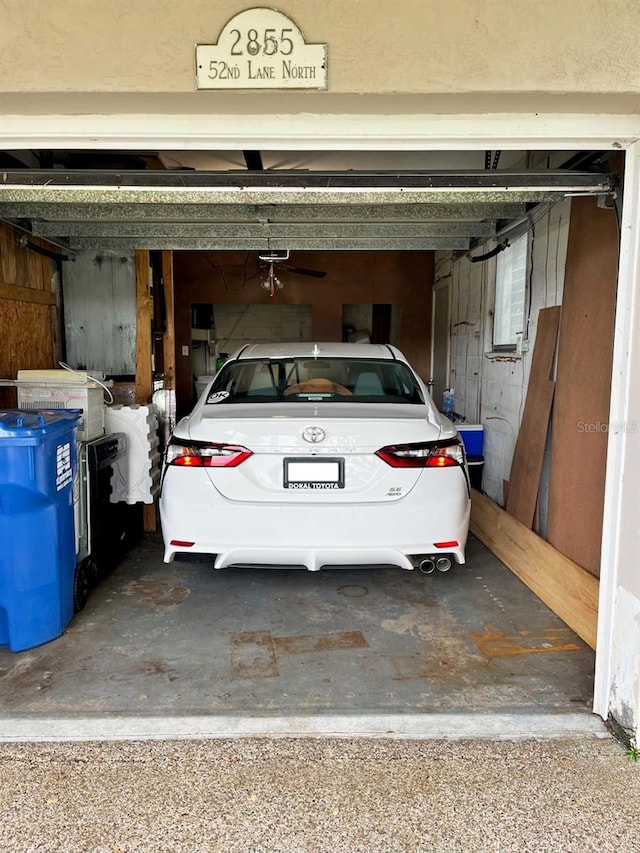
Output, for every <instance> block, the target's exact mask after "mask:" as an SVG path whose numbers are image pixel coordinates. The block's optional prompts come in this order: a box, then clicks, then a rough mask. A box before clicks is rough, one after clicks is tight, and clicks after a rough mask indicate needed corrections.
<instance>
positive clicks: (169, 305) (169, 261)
mask: <svg viewBox="0 0 640 853" xmlns="http://www.w3.org/2000/svg"><path fill="white" fill-rule="evenodd" d="M162 283H163V286H164V303H165V309H166V323H167V328H166V331H165V333H164V337H163V339H162V346H163V350H164V376H165V383H164V387H165V389H167V390H169V391H174V390H175V387H176V321H175V311H174V287H173V252H163V253H162Z"/></svg>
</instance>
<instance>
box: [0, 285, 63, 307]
mask: <svg viewBox="0 0 640 853" xmlns="http://www.w3.org/2000/svg"><path fill="white" fill-rule="evenodd" d="M0 299H13V300H14V301H16V302H35V303H37V304H38V305H55V304H56V295H55V293H51V291H46V290H36V289H35V288H33V287H20V286H19V285H17V284H3V283H2V282H0Z"/></svg>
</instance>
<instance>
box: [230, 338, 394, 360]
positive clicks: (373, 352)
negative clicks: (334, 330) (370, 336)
mask: <svg viewBox="0 0 640 853" xmlns="http://www.w3.org/2000/svg"><path fill="white" fill-rule="evenodd" d="M314 357H320V358H322V357H324V358H329V357H333V358H376V359H388V360H390V361H406V359H405V357H404V355H403V354H402V353H401V352H400V350H399V349H397V348H396V347H392V346H390V345H389V344H350V343H338V342H335V341H327V342H324V343H323V342H318V343H313V342H312V343H305V342H303V341H298V342H295V343H284V344H280V343H273V344H248V345H247V346H245V347H243V348H242V349H241V350H238V352H236V353H235V354H234V355H233V356H232V358H235V359H245V358H314Z"/></svg>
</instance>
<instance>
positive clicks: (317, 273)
mask: <svg viewBox="0 0 640 853" xmlns="http://www.w3.org/2000/svg"><path fill="white" fill-rule="evenodd" d="M283 266H284V268H285V269H286V270H288V272H292V273H295V274H296V275H310V276H312V277H313V278H324V277H325V275H326V272H324V271H323V270H309V269H306V268H305V267H293V266H291V265H290V264H283Z"/></svg>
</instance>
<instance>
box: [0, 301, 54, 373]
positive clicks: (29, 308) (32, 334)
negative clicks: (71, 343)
mask: <svg viewBox="0 0 640 853" xmlns="http://www.w3.org/2000/svg"><path fill="white" fill-rule="evenodd" d="M52 310H55V309H52V308H51V306H49V305H40V304H38V303H33V302H21V301H17V300H10V299H3V300H2V301H1V302H0V341H2V346H0V377H2V378H3V379H15V378H16V371H18V370H19V369H20V368H25V369H30V368H38V367H53V366H54V363H53V358H54V347H53V341H52V340H51V311H52Z"/></svg>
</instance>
